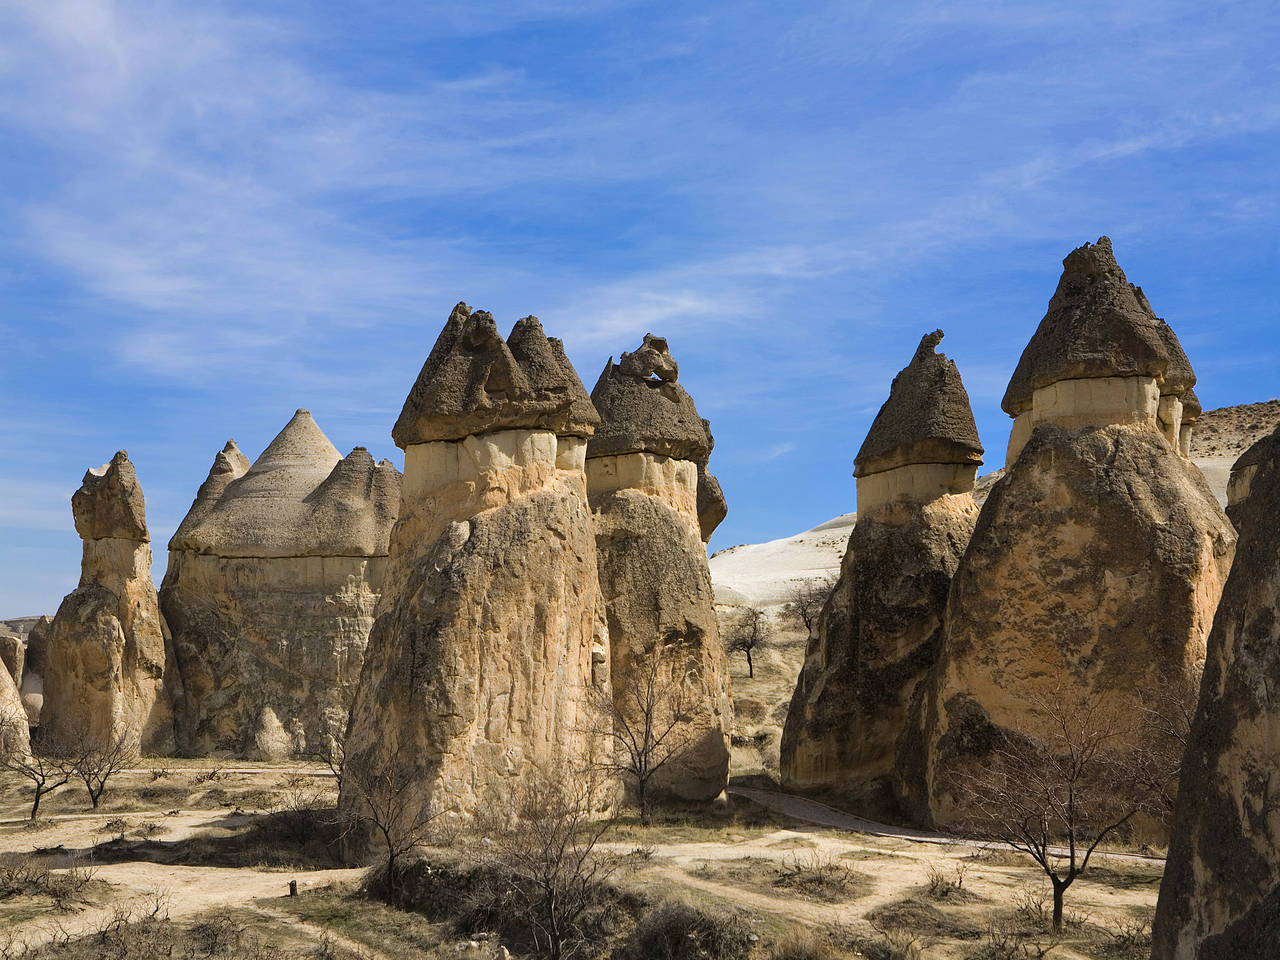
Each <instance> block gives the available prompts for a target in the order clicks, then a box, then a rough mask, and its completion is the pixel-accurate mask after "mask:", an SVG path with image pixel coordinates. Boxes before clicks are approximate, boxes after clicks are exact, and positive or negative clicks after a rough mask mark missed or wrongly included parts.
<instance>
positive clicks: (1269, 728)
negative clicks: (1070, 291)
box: [1151, 429, 1280, 960]
mask: <svg viewBox="0 0 1280 960" xmlns="http://www.w3.org/2000/svg"><path fill="white" fill-rule="evenodd" d="M1242 460H1247V461H1248V463H1247V464H1246V466H1247V467H1248V468H1249V469H1250V471H1251V476H1250V483H1249V488H1250V489H1249V493H1248V496H1246V497H1242V498H1240V499H1238V500H1237V501H1236V502H1235V503H1233V504H1232V506H1231V508H1230V509H1231V515H1232V519H1233V520H1234V521H1235V523H1236V526H1237V528H1238V529H1239V531H1240V542H1239V546H1238V548H1237V550H1236V560H1235V565H1234V567H1233V568H1232V571H1231V576H1230V578H1229V579H1228V580H1227V585H1226V588H1225V590H1224V591H1223V594H1222V602H1221V603H1220V604H1219V606H1218V611H1217V616H1216V618H1215V619H1214V623H1213V632H1212V633H1211V634H1210V636H1209V649H1208V658H1207V660H1206V663H1205V670H1204V680H1203V682H1202V684H1201V687H1200V701H1199V705H1198V707H1197V709H1196V714H1195V719H1194V721H1193V722H1192V725H1191V735H1190V737H1189V739H1188V743H1187V749H1186V754H1185V756H1184V759H1183V764H1182V779H1181V782H1180V785H1179V788H1178V800H1177V807H1176V810H1175V813H1174V821H1173V828H1172V832H1171V837H1170V843H1169V856H1168V859H1167V861H1166V867H1165V873H1164V879H1163V882H1162V883H1161V886H1160V899H1159V903H1158V905H1157V907H1156V917H1155V923H1154V926H1153V928H1152V942H1153V949H1152V952H1151V956H1152V958H1153V960H1264V958H1273V957H1275V956H1276V950H1277V944H1280V790H1278V789H1277V785H1278V784H1280V700H1277V698H1276V695H1275V691H1276V689H1277V686H1278V685H1280V621H1277V619H1276V610H1277V609H1280V522H1278V521H1277V517H1280V429H1278V430H1277V431H1276V432H1275V433H1273V434H1271V435H1270V436H1269V437H1266V438H1264V439H1263V440H1260V441H1259V442H1258V443H1257V444H1255V445H1254V446H1253V447H1251V448H1250V449H1249V451H1248V452H1247V453H1246V454H1245V456H1244V457H1243V458H1242Z"/></svg>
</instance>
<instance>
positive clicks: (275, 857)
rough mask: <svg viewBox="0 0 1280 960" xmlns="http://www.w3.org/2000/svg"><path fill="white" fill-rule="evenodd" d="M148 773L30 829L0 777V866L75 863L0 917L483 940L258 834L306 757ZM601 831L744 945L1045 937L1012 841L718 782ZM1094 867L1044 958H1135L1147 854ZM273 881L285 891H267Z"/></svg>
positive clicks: (480, 951) (389, 939) (405, 951)
mask: <svg viewBox="0 0 1280 960" xmlns="http://www.w3.org/2000/svg"><path fill="white" fill-rule="evenodd" d="M778 659H779V663H778V664H777V670H778V671H779V675H777V676H775V675H774V673H773V671H772V669H771V668H770V669H766V670H764V671H760V674H759V675H758V683H759V690H761V691H767V690H768V689H771V687H770V685H771V684H772V685H775V686H776V685H777V684H778V683H779V682H780V671H781V670H782V669H783V664H782V662H781V661H782V660H784V659H785V658H784V657H783V656H782V651H778ZM771 678H772V679H771ZM735 679H736V678H735ZM750 689H751V688H750V687H747V690H750ZM156 770H157V771H158V775H157V774H156V773H153V772H152V770H151V769H148V768H145V767H143V768H140V769H139V770H137V771H133V772H130V773H128V774H126V775H123V776H121V777H120V779H119V782H118V783H113V784H112V785H111V787H109V789H108V793H107V796H106V797H105V798H104V801H103V807H102V809H100V810H99V811H97V812H92V811H87V810H86V809H85V808H86V807H87V806H88V804H87V800H86V798H85V796H84V792H83V790H82V789H80V790H75V789H73V788H72V786H71V785H68V786H67V787H64V788H63V789H62V790H61V791H59V792H58V793H55V794H53V795H52V796H50V797H49V798H48V799H47V800H46V801H45V804H44V806H43V807H42V813H43V814H45V815H46V816H45V817H42V821H41V822H40V823H38V824H36V825H35V826H32V825H30V824H29V823H27V821H26V820H25V819H24V817H25V814H26V812H27V806H28V805H29V802H30V801H29V797H30V791H29V789H28V788H27V787H26V786H25V785H19V784H17V783H16V782H15V781H13V780H6V781H4V782H3V783H2V784H0V865H11V864H13V863H15V862H18V861H22V862H26V863H28V864H29V863H32V862H34V863H37V864H40V865H43V866H47V867H50V868H52V870H53V874H54V875H55V876H57V875H61V876H67V875H68V874H69V873H71V874H73V875H74V872H75V871H79V872H80V874H81V880H83V881H84V882H82V883H81V884H80V886H79V888H78V889H76V890H75V891H74V892H72V893H68V892H67V891H65V890H63V891H60V892H57V895H51V894H49V893H47V892H40V891H37V890H21V889H19V890H17V891H14V890H12V889H9V890H5V889H3V885H2V884H0V930H4V931H5V932H6V933H7V934H11V935H14V936H16V937H17V938H18V939H19V940H23V941H27V942H32V943H37V942H46V941H48V940H49V939H50V938H65V937H66V936H68V935H70V936H72V937H74V936H76V935H82V934H86V933H89V932H91V931H97V930H100V929H101V928H102V927H103V925H104V924H106V923H108V922H109V921H111V919H112V917H113V916H114V915H116V914H117V913H118V912H119V910H120V908H122V907H124V908H127V909H129V910H131V911H133V913H134V914H135V915H138V914H141V913H143V912H146V911H149V910H151V909H152V908H153V906H154V905H155V904H156V903H157V902H158V903H159V904H160V909H161V910H162V911H163V912H164V913H166V914H167V915H168V916H170V917H171V918H173V919H174V920H176V921H179V922H181V923H183V924H191V923H194V922H196V921H207V920H209V919H210V917H214V916H217V917H223V918H227V920H226V922H228V923H232V924H234V925H237V926H238V928H239V929H241V930H244V931H248V932H249V933H251V934H252V935H254V936H257V937H260V938H262V939H263V940H264V941H265V942H267V943H271V944H276V945H278V946H280V947H282V948H287V949H289V950H293V951H300V953H297V954H295V955H305V951H309V950H315V949H324V950H327V951H328V953H326V954H320V955H324V956H341V955H342V954H341V953H340V952H339V951H338V948H345V949H346V950H348V951H350V952H349V953H347V954H346V955H347V956H360V955H363V956H366V957H397V958H399V957H444V956H450V957H456V956H467V955H471V956H491V955H493V952H494V950H495V949H496V948H495V947H494V945H492V944H480V945H479V946H478V947H477V948H476V950H471V948H470V947H468V946H467V944H465V943H460V942H459V941H458V940H457V938H456V936H451V935H450V933H449V931H448V929H447V928H446V927H444V926H442V925H439V924H432V923H429V922H427V921H426V920H425V919H424V918H422V917H419V916H416V915H414V914H410V913H404V912H402V911H397V910H392V909H390V908H388V907H385V906H380V905H378V904H375V903H372V902H370V901H368V900H366V899H363V898H361V897H358V896H355V895H353V891H354V889H355V887H356V884H357V882H358V879H359V877H360V875H361V871H360V870H359V869H352V868H349V867H338V866H336V865H335V864H334V863H333V862H332V861H330V860H328V858H327V855H326V852H325V848H324V846H323V844H322V843H294V844H288V843H275V842H273V840H272V837H271V834H270V832H269V831H262V830H261V827H262V825H263V824H268V823H274V821H270V820H269V819H268V818H270V817H271V816H272V814H271V811H281V810H285V811H287V810H288V809H290V807H291V806H293V805H297V804H298V802H299V799H300V798H303V799H308V798H310V797H311V795H313V794H315V793H317V792H318V793H320V794H321V795H327V797H328V798H329V799H330V800H331V798H332V780H331V779H330V778H328V777H327V776H324V775H322V773H323V771H320V770H318V769H316V768H306V767H289V766H282V765H267V764H236V766H235V767H234V768H232V767H226V768H222V769H219V768H217V767H216V765H211V764H209V763H200V764H191V763H183V762H180V761H165V762H164V764H163V765H161V764H160V763H159V762H157V764H156ZM308 802H310V801H309V800H308ZM277 816H278V814H277ZM255 831H257V832H255ZM122 833H123V836H124V839H123V840H121V839H120V835H121V834H122ZM610 844H611V845H612V846H613V847H614V848H615V849H617V850H620V851H630V850H633V849H635V848H637V847H640V848H644V849H645V851H646V854H647V856H646V857H645V858H644V860H643V862H642V863H641V865H640V866H638V867H636V868H635V869H633V870H632V871H631V872H630V873H629V874H628V875H627V876H625V877H624V878H623V879H622V882H621V885H622V886H623V887H624V888H626V889H629V890H631V891H634V892H636V893H640V894H643V895H646V896H648V897H650V898H652V899H668V898H676V899H680V900H683V901H686V902H690V903H693V904H694V905H696V906H699V907H702V908H707V909H712V910H725V911H740V912H742V913H743V914H744V915H745V916H746V918H747V920H748V922H749V923H750V924H751V929H752V930H753V931H755V932H756V934H757V936H758V937H759V942H758V944H757V946H756V948H755V949H754V951H753V953H752V956H753V957H756V958H760V960H769V958H770V957H771V956H772V955H773V954H772V948H771V944H772V943H774V942H775V941H776V940H777V939H778V938H780V937H784V936H786V935H787V933H788V931H789V930H792V929H793V928H796V927H799V928H803V929H804V930H807V931H808V933H807V934H805V935H806V936H814V935H816V936H818V937H819V938H821V939H830V940H832V941H833V942H835V943H837V944H840V945H841V952H839V953H837V954H835V955H837V956H859V955H863V956H868V957H896V956H903V957H911V956H920V957H926V958H932V957H937V958H940V960H946V958H957V960H958V958H970V957H992V958H998V957H1002V956H1007V957H1019V956H1034V955H1035V954H1034V953H1025V952H1022V953H1017V952H1005V953H992V952H990V951H991V949H992V943H993V942H994V940H998V939H1002V938H1003V939H1004V940H1008V939H1009V937H1010V936H1014V937H1015V938H1016V937H1020V938H1021V942H1022V943H1023V944H1026V943H1033V942H1036V941H1038V940H1044V938H1045V935H1044V933H1043V928H1044V922H1043V916H1042V913H1043V910H1044V903H1045V901H1044V888H1043V885H1042V884H1041V883H1040V882H1039V879H1038V877H1037V875H1036V873H1035V872H1034V870H1032V869H1031V868H1030V867H1029V865H1028V863H1027V862H1026V861H1025V860H1024V859H1023V858H1021V857H1020V856H1015V855H1013V854H1010V853H1006V852H991V851H978V850H975V849H974V848H971V847H967V846H961V845H957V846H954V847H939V846H936V845H928V844H921V843H917V842H913V841H910V840H904V839H896V838H884V837H873V836H868V835H864V834H856V833H848V832H842V831H837V830H831V829H823V828H818V827H810V826H806V825H804V824H801V823H798V822H796V821H794V820H789V819H787V818H785V817H781V816H779V815H777V814H772V813H769V812H768V811H766V810H764V809H763V808H762V807H759V806H756V805H755V804H753V803H750V802H748V801H745V800H742V799H734V798H731V799H730V800H729V802H728V804H726V805H724V806H721V807H719V808H717V809H715V810H712V811H690V812H685V813H675V812H668V813H666V814H665V815H663V816H661V817H660V818H659V819H658V821H657V822H656V823H655V825H653V826H651V827H641V826H640V825H639V824H638V823H636V822H635V821H634V820H624V821H623V822H622V823H620V824H619V826H618V827H617V828H615V830H614V832H613V834H612V835H611V838H610ZM1099 867H1100V868H1099V869H1098V870H1097V871H1096V873H1095V874H1094V875H1093V876H1092V877H1087V878H1085V879H1082V880H1079V881H1077V883H1076V885H1075V886H1074V887H1072V888H1071V890H1070V891H1069V894H1068V905H1069V909H1070V911H1071V915H1072V918H1073V924H1072V926H1071V927H1070V929H1069V931H1068V939H1067V942H1066V943H1064V944H1063V945H1061V946H1058V947H1056V948H1055V949H1054V950H1053V952H1051V953H1049V954H1047V955H1048V956H1051V957H1059V958H1064V960H1065V958H1082V957H1089V958H1106V957H1130V956H1131V957H1135V958H1136V957H1139V956H1142V953H1141V948H1140V947H1132V948H1129V947H1124V948H1122V947H1121V946H1120V944H1121V942H1122V941H1123V939H1124V938H1123V937H1121V936H1119V932H1120V931H1121V930H1129V931H1130V932H1132V930H1134V929H1135V928H1136V927H1138V926H1141V925H1143V924H1145V923H1146V921H1147V920H1148V919H1149V918H1150V915H1151V912H1152V910H1153V908H1154V903H1155V896H1156V891H1157V886H1158V882H1159V865H1158V864H1147V863H1134V862H1127V861H1121V860H1112V861H1105V862H1103V863H1101V864H1100V865H1099ZM86 871H88V873H89V874H90V878H89V879H87V880H84V873H85V872H86ZM957 879H958V880H959V881H960V886H959V887H958V888H957V887H956V885H955V884H956V881H957ZM290 880H296V881H298V883H299V887H300V888H301V890H302V895H301V896H299V897H297V898H293V899H291V898H289V897H288V896H287V895H286V894H287V888H288V883H289V881H290ZM931 882H932V887H933V889H932V891H931V889H930V886H931ZM993 924H994V925H996V927H997V928H998V929H997V931H996V932H995V933H994V934H993V932H992V930H991V928H992V925H993ZM1011 931H1012V933H1011ZM326 938H327V942H326ZM4 942H5V941H4V938H3V937H0V956H3V944H4ZM322 943H324V944H325V945H324V947H323V948H322V947H321V944H322ZM895 944H896V946H895ZM860 948H861V949H864V950H865V951H866V952H865V953H861V954H860V953H858V952H855V951H856V950H858V949H860ZM1018 949H1021V947H1019V948H1018ZM877 950H880V951H882V952H879V953H877V952H876V951H877ZM889 950H898V951H900V952H896V953H895V952H883V951H889ZM912 950H915V951H916V952H915V953H912V952H911V951H912ZM357 951H358V952H357ZM901 951H905V952H901ZM984 951H985V952H984ZM90 955H94V954H90Z"/></svg>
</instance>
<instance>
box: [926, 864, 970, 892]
mask: <svg viewBox="0 0 1280 960" xmlns="http://www.w3.org/2000/svg"><path fill="white" fill-rule="evenodd" d="M968 873H969V865H968V864H967V863H956V862H954V861H952V862H947V863H945V864H942V863H937V862H931V863H930V864H929V865H928V867H926V868H925V881H926V884H927V886H928V888H929V896H930V897H932V898H933V899H934V900H950V899H955V898H956V897H957V896H959V895H960V894H961V893H962V892H963V891H964V881H965V877H966V876H967V875H968Z"/></svg>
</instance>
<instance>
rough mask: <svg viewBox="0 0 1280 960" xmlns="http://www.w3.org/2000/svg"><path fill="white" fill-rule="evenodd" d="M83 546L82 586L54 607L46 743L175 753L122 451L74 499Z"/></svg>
mask: <svg viewBox="0 0 1280 960" xmlns="http://www.w3.org/2000/svg"><path fill="white" fill-rule="evenodd" d="M71 510H72V513H73V515H74V516H75V524H76V532H77V533H78V534H80V537H81V539H82V540H83V541H84V543H83V554H82V559H81V564H80V585H79V586H78V587H76V589H75V590H74V591H73V592H72V593H70V594H68V595H67V597H66V598H65V599H64V600H63V601H62V605H61V606H59V607H58V613H57V616H55V617H54V619H53V624H52V625H51V627H50V628H49V636H48V644H47V647H46V649H45V650H44V656H43V659H44V663H43V668H44V705H43V708H42V710H41V715H40V726H41V737H42V738H43V739H46V740H57V741H62V742H80V741H82V740H85V739H89V740H96V741H100V742H111V741H114V740H115V739H117V738H119V737H124V738H125V739H126V740H127V741H129V743H131V744H132V745H133V746H134V747H135V748H137V749H140V750H142V751H143V752H146V753H167V752H169V751H171V750H172V749H173V719H172V714H171V712H170V708H169V701H168V698H167V697H166V695H165V691H164V675H165V625H164V620H163V619H162V618H161V616H160V608H159V606H158V605H157V603H156V589H155V586H154V585H153V584H152V582H151V537H150V535H149V534H148V533H147V520H146V510H145V504H144V501H143V496H142V487H141V486H139V485H138V476H137V474H136V473H135V471H134V469H133V464H132V463H130V462H129V457H128V454H126V453H125V451H123V450H121V451H120V452H119V453H117V454H116V455H115V457H114V458H112V460H111V462H110V463H108V464H104V465H103V466H102V467H100V468H99V469H97V470H89V471H88V472H87V473H86V474H85V475H84V482H83V483H82V484H81V486H80V489H79V490H77V491H76V493H75V495H74V496H72V498H71Z"/></svg>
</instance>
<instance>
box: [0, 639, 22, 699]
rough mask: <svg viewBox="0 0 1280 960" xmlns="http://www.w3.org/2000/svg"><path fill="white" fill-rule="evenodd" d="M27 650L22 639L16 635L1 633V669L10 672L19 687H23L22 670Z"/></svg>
mask: <svg viewBox="0 0 1280 960" xmlns="http://www.w3.org/2000/svg"><path fill="white" fill-rule="evenodd" d="M26 655H27V649H26V644H24V643H23V641H22V637H20V636H18V634H16V633H0V667H3V668H4V669H5V670H6V671H8V673H9V676H10V677H12V678H13V683H14V685H15V686H17V687H21V686H22V668H23V665H24V663H25V661H26Z"/></svg>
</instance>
